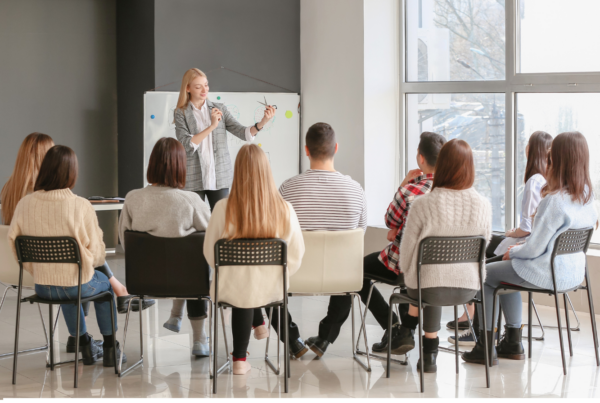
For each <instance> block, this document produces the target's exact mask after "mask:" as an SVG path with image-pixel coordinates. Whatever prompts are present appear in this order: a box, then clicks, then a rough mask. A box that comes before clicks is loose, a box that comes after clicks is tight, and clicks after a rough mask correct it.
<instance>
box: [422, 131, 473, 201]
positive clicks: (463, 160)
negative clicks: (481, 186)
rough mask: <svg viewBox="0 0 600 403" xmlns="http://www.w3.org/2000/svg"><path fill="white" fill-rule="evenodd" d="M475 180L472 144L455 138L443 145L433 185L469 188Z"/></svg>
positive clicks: (433, 187)
mask: <svg viewBox="0 0 600 403" xmlns="http://www.w3.org/2000/svg"><path fill="white" fill-rule="evenodd" d="M473 182H475V163H474V162H473V151H472V150H471V146H470V145H469V143H467V142H466V141H464V140H460V139H453V140H450V141H448V142H447V143H446V144H444V145H443V146H442V149H441V150H440V154H439V155H438V158H437V162H436V164H435V175H434V177H433V186H432V187H431V190H433V189H435V188H438V187H440V188H447V189H454V190H464V189H469V188H470V187H471V186H473Z"/></svg>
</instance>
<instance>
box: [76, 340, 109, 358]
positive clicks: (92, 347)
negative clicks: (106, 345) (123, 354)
mask: <svg viewBox="0 0 600 403" xmlns="http://www.w3.org/2000/svg"><path fill="white" fill-rule="evenodd" d="M79 351H81V360H82V361H83V365H93V364H94V363H95V362H96V361H98V360H99V359H100V358H102V356H103V354H104V351H103V349H102V345H98V341H96V340H94V339H93V338H92V336H90V343H89V344H86V345H85V346H81V345H80V346H79ZM73 352H75V346H73Z"/></svg>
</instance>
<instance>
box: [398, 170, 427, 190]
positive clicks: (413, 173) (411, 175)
mask: <svg viewBox="0 0 600 403" xmlns="http://www.w3.org/2000/svg"><path fill="white" fill-rule="evenodd" d="M421 175H423V171H421V170H420V169H411V170H410V171H408V174H407V175H406V178H404V180H403V181H402V183H401V184H400V187H404V186H406V185H407V184H408V182H410V181H411V180H413V179H415V178H417V177H419V176H421Z"/></svg>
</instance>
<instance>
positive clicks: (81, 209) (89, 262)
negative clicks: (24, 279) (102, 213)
mask: <svg viewBox="0 0 600 403" xmlns="http://www.w3.org/2000/svg"><path fill="white" fill-rule="evenodd" d="M19 235H29V236H40V237H56V236H70V237H73V238H75V239H76V240H77V243H78V244H79V251H80V253H81V260H82V276H81V282H82V284H85V283H87V282H88V281H90V280H91V279H92V276H93V275H94V268H95V267H98V266H101V265H102V264H103V263H104V260H105V248H104V242H103V240H102V230H101V229H100V227H99V226H98V217H97V216H96V212H95V211H94V208H93V207H92V205H91V203H90V202H89V201H88V200H86V199H84V198H82V197H78V196H77V195H75V194H73V192H71V190H70V189H60V190H51V191H49V192H46V191H44V190H40V191H37V192H35V193H32V194H30V195H27V196H25V197H24V198H23V199H21V201H20V202H19V204H17V208H16V209H15V214H14V216H13V219H12V222H11V224H10V228H9V231H8V242H9V243H10V246H11V248H12V250H13V253H14V256H15V259H16V258H17V252H16V249H15V239H16V238H17V236H19ZM24 269H25V270H27V271H28V272H29V273H31V275H32V276H33V280H34V281H35V283H36V284H42V285H58V286H63V287H71V286H77V281H78V267H77V265H76V264H57V263H25V264H24Z"/></svg>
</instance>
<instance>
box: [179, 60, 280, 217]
mask: <svg viewBox="0 0 600 403" xmlns="http://www.w3.org/2000/svg"><path fill="white" fill-rule="evenodd" d="M208 91H209V87H208V78H207V77H206V74H204V73H203V72H202V71H201V70H200V69H197V68H193V69H189V70H188V71H186V72H185V74H184V75H183V80H181V89H180V91H179V100H178V101H177V107H176V108H175V116H174V118H175V134H176V136H177V140H179V141H180V142H181V144H183V146H184V148H185V152H186V156H187V175H186V180H185V188H184V190H189V191H192V192H196V193H198V195H199V196H200V198H201V199H202V200H205V199H206V198H208V203H209V205H210V208H211V209H213V208H214V206H215V204H216V203H217V202H218V201H219V200H221V199H223V198H225V197H227V195H228V194H229V186H231V180H232V176H233V172H232V169H231V157H230V156H229V149H228V147H227V132H229V133H231V134H233V135H234V136H236V137H238V138H240V139H241V140H243V141H252V140H253V139H254V136H256V134H257V133H258V132H259V131H260V130H262V128H263V127H264V126H265V125H266V124H267V123H269V121H270V120H271V119H272V118H273V117H274V116H275V108H274V107H272V106H267V107H266V109H265V114H264V116H263V118H262V119H261V121H260V122H257V123H256V124H255V125H254V126H249V127H246V126H244V125H242V124H240V123H239V122H238V121H237V120H236V119H235V118H234V117H233V116H232V115H231V113H229V111H228V110H227V108H226V107H225V105H223V104H221V103H216V102H211V101H210V100H209V99H208Z"/></svg>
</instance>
